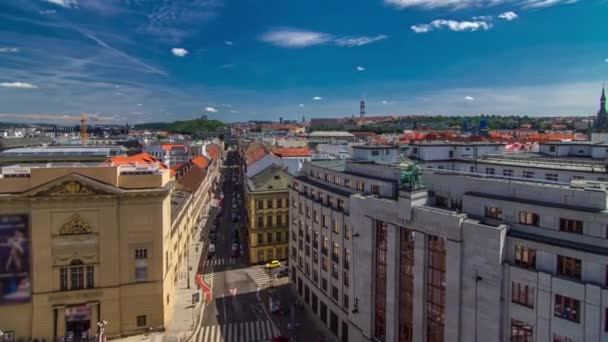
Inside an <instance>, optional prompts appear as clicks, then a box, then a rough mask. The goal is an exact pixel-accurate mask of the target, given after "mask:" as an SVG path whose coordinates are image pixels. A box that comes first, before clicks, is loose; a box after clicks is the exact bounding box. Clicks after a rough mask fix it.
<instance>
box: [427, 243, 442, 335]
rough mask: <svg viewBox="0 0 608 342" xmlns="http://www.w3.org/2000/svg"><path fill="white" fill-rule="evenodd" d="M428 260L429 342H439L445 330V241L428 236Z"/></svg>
mask: <svg viewBox="0 0 608 342" xmlns="http://www.w3.org/2000/svg"><path fill="white" fill-rule="evenodd" d="M427 258H428V264H427V286H426V287H427V288H426V295H427V300H426V310H427V313H426V320H427V341H428V342H438V341H443V340H444V339H443V335H444V328H445V264H446V249H445V239H443V238H440V237H438V236H434V235H429V236H428V248H427Z"/></svg>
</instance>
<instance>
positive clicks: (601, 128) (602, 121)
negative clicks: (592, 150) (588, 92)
mask: <svg viewBox="0 0 608 342" xmlns="http://www.w3.org/2000/svg"><path fill="white" fill-rule="evenodd" d="M594 126H595V132H602V133H603V132H608V113H607V112H606V86H605V85H604V86H602V96H601V97H600V111H599V112H597V118H596V119H595V124H594Z"/></svg>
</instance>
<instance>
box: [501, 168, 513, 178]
mask: <svg viewBox="0 0 608 342" xmlns="http://www.w3.org/2000/svg"><path fill="white" fill-rule="evenodd" d="M502 175H503V176H505V177H513V170H509V169H504V170H502Z"/></svg>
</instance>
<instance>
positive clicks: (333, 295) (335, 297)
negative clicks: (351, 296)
mask: <svg viewBox="0 0 608 342" xmlns="http://www.w3.org/2000/svg"><path fill="white" fill-rule="evenodd" d="M331 299H333V300H335V301H336V302H337V301H338V288H337V287H335V286H332V287H331Z"/></svg>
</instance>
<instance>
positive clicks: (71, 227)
mask: <svg viewBox="0 0 608 342" xmlns="http://www.w3.org/2000/svg"><path fill="white" fill-rule="evenodd" d="M92 232H93V230H92V229H91V226H90V225H89V224H88V223H87V222H86V221H85V220H84V219H83V218H82V217H80V215H78V214H74V215H72V217H71V218H70V219H69V220H68V221H67V222H66V223H64V224H63V225H62V226H61V229H59V235H74V234H89V233H92Z"/></svg>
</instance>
